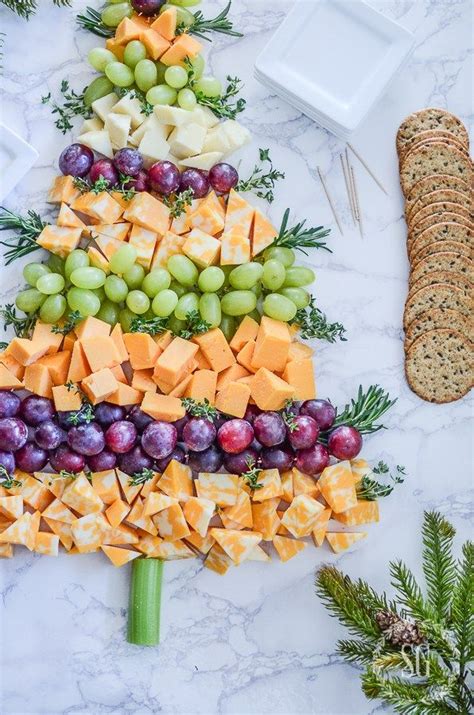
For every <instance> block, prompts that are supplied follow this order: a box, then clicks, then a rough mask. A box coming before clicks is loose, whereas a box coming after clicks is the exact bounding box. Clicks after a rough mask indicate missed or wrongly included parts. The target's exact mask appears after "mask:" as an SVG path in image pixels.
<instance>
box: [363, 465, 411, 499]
mask: <svg viewBox="0 0 474 715" xmlns="http://www.w3.org/2000/svg"><path fill="white" fill-rule="evenodd" d="M372 472H373V474H385V475H388V477H389V478H390V480H391V482H392V483H391V484H382V483H381V482H379V481H377V480H376V479H373V477H372V476H370V474H366V475H365V476H363V477H362V479H361V480H360V482H359V483H358V484H357V497H358V499H364V500H365V501H377V499H380V498H382V497H388V496H389V494H391V493H392V492H393V490H394V488H395V486H396V485H397V484H403V482H404V481H405V477H406V472H405V467H401V466H400V465H399V464H397V467H396V473H395V474H392V473H391V472H390V469H389V468H388V465H387V464H385V462H379V463H378V464H377V466H376V467H374V468H373V469H372Z"/></svg>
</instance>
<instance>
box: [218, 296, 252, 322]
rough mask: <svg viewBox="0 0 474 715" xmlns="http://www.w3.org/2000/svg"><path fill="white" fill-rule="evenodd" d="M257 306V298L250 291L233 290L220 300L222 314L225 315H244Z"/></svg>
mask: <svg viewBox="0 0 474 715" xmlns="http://www.w3.org/2000/svg"><path fill="white" fill-rule="evenodd" d="M256 305H257V298H256V296H255V295H254V293H252V291H250V290H234V291H233V292H232V293H226V294H225V296H224V297H223V298H222V300H221V308H222V312H223V313H225V314H226V315H234V316H236V315H246V314H247V313H250V312H251V311H252V310H253V309H254V308H255V307H256Z"/></svg>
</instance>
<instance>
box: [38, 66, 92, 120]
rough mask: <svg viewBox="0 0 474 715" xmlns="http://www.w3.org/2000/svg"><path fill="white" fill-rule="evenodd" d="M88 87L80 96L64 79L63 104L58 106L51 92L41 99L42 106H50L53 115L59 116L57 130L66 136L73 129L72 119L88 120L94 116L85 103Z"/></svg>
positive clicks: (61, 90) (62, 87)
mask: <svg viewBox="0 0 474 715" xmlns="http://www.w3.org/2000/svg"><path fill="white" fill-rule="evenodd" d="M86 89H87V87H85V88H84V90H83V91H82V94H78V93H77V92H75V91H74V90H73V89H70V88H69V82H68V80H67V79H63V80H62V82H61V87H60V92H61V94H62V95H63V97H64V102H63V104H58V103H57V102H55V101H54V100H52V99H51V92H49V93H48V94H46V95H45V96H44V97H41V103H42V104H50V106H51V112H52V114H57V115H58V119H57V120H56V121H55V125H56V126H57V128H58V129H59V130H60V131H61V132H62V133H63V134H66V133H67V132H68V131H69V130H70V129H72V128H73V124H72V122H71V119H73V118H74V117H78V116H80V117H84V118H85V119H88V118H89V117H91V116H92V110H91V108H90V107H88V106H87V105H86V104H85V103H84V94H85V91H86Z"/></svg>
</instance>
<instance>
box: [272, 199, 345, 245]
mask: <svg viewBox="0 0 474 715" xmlns="http://www.w3.org/2000/svg"><path fill="white" fill-rule="evenodd" d="M289 218H290V209H286V211H285V213H284V214H283V219H282V221H281V226H280V230H279V232H278V236H276V237H275V239H274V241H273V243H272V244H271V245H272V246H282V247H283V248H291V249H293V250H294V251H301V253H304V254H305V256H307V255H308V254H307V252H306V250H305V249H306V248H321V249H323V250H324V251H329V253H332V251H331V249H330V248H328V247H327V245H326V242H325V241H323V240H322V239H323V238H326V236H329V234H330V233H331V229H330V228H324V226H316V227H306V219H304V220H303V221H300V222H299V223H297V224H295V225H294V226H290V227H288V221H289Z"/></svg>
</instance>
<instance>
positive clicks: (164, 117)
mask: <svg viewBox="0 0 474 715" xmlns="http://www.w3.org/2000/svg"><path fill="white" fill-rule="evenodd" d="M154 111H155V116H156V117H157V118H158V119H159V121H160V122H161V123H162V124H172V125H173V126H174V127H182V126H184V125H185V124H192V123H195V122H196V120H195V119H194V117H193V114H194V111H192V112H190V111H188V110H187V109H181V108H180V107H170V106H168V105H165V104H156V105H155V110H154Z"/></svg>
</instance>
